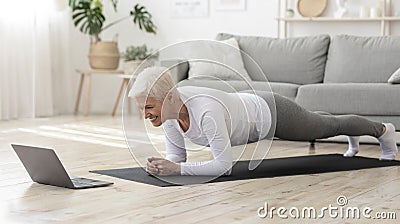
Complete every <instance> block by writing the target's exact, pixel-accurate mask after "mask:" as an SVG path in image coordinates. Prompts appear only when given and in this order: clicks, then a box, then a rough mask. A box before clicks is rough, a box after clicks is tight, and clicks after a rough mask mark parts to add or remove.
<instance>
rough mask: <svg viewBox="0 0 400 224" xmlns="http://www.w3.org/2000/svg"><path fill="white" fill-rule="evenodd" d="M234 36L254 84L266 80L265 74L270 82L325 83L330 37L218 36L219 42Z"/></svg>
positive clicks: (222, 34) (221, 34)
mask: <svg viewBox="0 0 400 224" xmlns="http://www.w3.org/2000/svg"><path fill="white" fill-rule="evenodd" d="M232 37H234V38H236V39H237V40H238V42H239V48H240V49H241V50H243V52H244V53H243V52H242V57H243V62H244V66H245V68H246V70H247V72H248V73H249V75H250V77H251V78H252V80H253V81H265V76H264V75H263V73H262V72H264V74H265V75H266V76H267V78H268V81H270V82H287V83H294V84H310V83H320V82H322V80H323V76H324V71H325V62H326V56H327V52H328V46H329V41H330V37H329V36H328V35H320V36H311V37H296V38H287V39H277V38H269V37H255V36H238V35H232V34H226V33H220V34H218V35H217V39H218V40H225V39H229V38H232ZM253 60H254V61H255V62H256V63H254V61H253ZM257 64H258V66H260V68H261V70H262V72H261V71H260V69H259V67H258V66H257Z"/></svg>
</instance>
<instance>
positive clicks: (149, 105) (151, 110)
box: [136, 96, 163, 127]
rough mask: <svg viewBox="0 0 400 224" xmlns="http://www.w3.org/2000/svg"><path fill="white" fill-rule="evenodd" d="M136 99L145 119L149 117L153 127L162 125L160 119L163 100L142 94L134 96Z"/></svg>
mask: <svg viewBox="0 0 400 224" xmlns="http://www.w3.org/2000/svg"><path fill="white" fill-rule="evenodd" d="M136 101H137V103H138V106H139V108H140V111H143V116H144V118H145V119H149V120H150V122H151V124H152V125H153V126H154V127H158V126H160V125H162V123H163V121H162V120H161V111H162V106H163V101H161V100H158V99H156V98H154V97H144V96H141V97H136Z"/></svg>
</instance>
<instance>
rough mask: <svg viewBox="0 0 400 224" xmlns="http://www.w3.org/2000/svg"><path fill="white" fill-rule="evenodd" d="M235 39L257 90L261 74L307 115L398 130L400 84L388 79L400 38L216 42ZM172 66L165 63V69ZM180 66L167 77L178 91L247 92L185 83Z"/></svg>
mask: <svg viewBox="0 0 400 224" xmlns="http://www.w3.org/2000/svg"><path fill="white" fill-rule="evenodd" d="M231 37H234V38H235V39H236V40H237V41H238V43H239V47H240V49H241V50H242V51H243V52H242V57H243V62H244V66H245V69H246V70H247V72H248V74H249V75H250V77H251V79H252V84H253V87H254V88H255V89H256V90H265V81H263V80H265V78H264V77H262V73H260V72H258V71H259V70H258V68H257V66H256V65H255V63H251V62H252V60H254V61H255V62H256V63H257V64H258V66H259V68H261V70H262V71H263V72H264V73H265V75H266V76H267V79H268V80H269V82H270V86H271V89H272V91H274V92H276V93H279V94H281V95H283V96H286V97H288V98H290V99H292V100H294V101H295V102H297V103H298V104H300V105H301V106H303V107H305V108H306V109H308V110H311V111H326V112H329V113H332V114H337V115H339V114H358V115H362V116H365V117H367V118H370V119H373V120H376V121H380V122H391V123H393V124H394V125H395V126H396V129H397V130H400V85H395V84H388V82H387V81H388V79H389V77H390V76H391V75H392V73H393V72H395V71H396V70H397V69H398V68H399V67H400V37H397V36H390V37H357V36H349V35H338V36H332V37H330V36H328V35H320V36H310V37H298V38H288V39H276V38H267V37H255V36H238V35H231V34H225V33H221V34H218V35H217V40H225V39H228V38H231ZM172 63H173V61H164V62H163V64H164V65H170V64H172ZM188 70H189V65H188V63H187V62H183V63H181V64H180V66H177V67H175V68H174V69H173V71H172V73H173V75H174V77H175V79H176V81H178V82H179V85H180V86H188V85H189V86H192V85H194V86H205V87H210V88H216V89H222V90H225V91H229V92H231V91H241V90H245V89H247V88H248V85H246V84H245V82H243V81H237V80H234V81H226V83H229V85H230V87H227V85H226V84H223V83H222V82H221V81H215V80H195V79H188Z"/></svg>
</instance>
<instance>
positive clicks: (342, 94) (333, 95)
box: [296, 83, 400, 116]
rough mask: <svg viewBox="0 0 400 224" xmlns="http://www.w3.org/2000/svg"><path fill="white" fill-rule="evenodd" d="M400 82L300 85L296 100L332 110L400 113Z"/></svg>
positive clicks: (346, 112) (371, 113)
mask: <svg viewBox="0 0 400 224" xmlns="http://www.w3.org/2000/svg"><path fill="white" fill-rule="evenodd" d="M399 99H400V86H398V85H390V84H387V83H341V84H338V83H330V84H326V83H325V84H310V85H304V86H301V87H300V88H299V90H298V93H297V96H296V102H297V103H298V104H300V105H301V106H303V107H305V108H306V109H308V110H311V111H326V112H329V113H332V114H359V115H386V116H391V115H399V114H400V103H398V102H399Z"/></svg>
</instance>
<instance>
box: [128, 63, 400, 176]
mask: <svg viewBox="0 0 400 224" xmlns="http://www.w3.org/2000/svg"><path fill="white" fill-rule="evenodd" d="M271 95H273V99H274V103H275V106H276V121H275V120H274V119H272V118H273V117H274V116H271V115H272V113H271V110H270V108H272V106H273V105H272V104H271V100H270V99H271V97H270V96H271ZM129 97H134V98H135V100H136V102H137V103H138V105H139V107H140V109H142V110H143V113H144V117H145V119H149V120H150V122H151V124H152V125H153V126H155V127H158V126H161V125H162V126H163V129H164V133H165V135H166V153H167V155H166V158H165V159H164V158H158V157H150V158H148V159H147V164H146V171H147V172H148V173H149V174H154V175H155V174H157V175H229V174H230V173H231V168H232V162H233V161H232V152H231V146H235V145H241V144H246V143H248V142H254V141H258V140H261V139H264V138H265V137H266V136H267V135H268V134H269V133H270V129H271V124H272V123H273V122H274V121H275V122H276V123H274V124H276V129H275V132H274V136H275V137H278V138H280V139H284V140H300V141H311V140H315V139H322V138H327V137H332V136H337V135H347V136H348V140H349V147H348V150H347V151H346V153H345V154H344V156H346V157H352V156H354V155H355V154H357V152H358V146H359V143H358V138H359V137H358V136H361V135H370V136H373V137H376V138H377V139H378V140H379V143H380V146H381V149H382V154H381V156H380V159H381V160H393V159H395V157H396V154H397V151H398V149H397V145H396V140H395V127H394V126H393V125H392V124H390V123H383V124H382V123H379V122H374V121H371V120H368V119H366V118H363V117H361V116H357V115H341V116H334V115H331V114H328V113H325V114H320V113H315V112H310V111H307V110H306V109H304V108H302V107H300V106H299V105H298V104H296V103H295V102H293V101H291V100H289V99H287V98H285V97H283V96H280V95H278V94H276V93H271V92H266V91H257V92H256V94H250V93H241V92H240V93H227V92H224V91H220V90H215V89H210V88H205V87H195V86H186V87H178V88H176V87H175V84H174V82H173V80H172V78H171V76H170V74H169V72H168V70H167V68H164V67H151V68H147V69H145V70H144V71H143V72H141V73H140V74H139V75H138V77H137V78H136V81H135V83H134V85H133V87H132V89H131V91H130V93H129ZM184 138H188V139H189V140H190V141H191V142H193V143H195V144H198V145H202V146H209V147H210V148H211V152H212V154H213V157H214V159H213V160H209V161H203V162H186V149H185V144H184Z"/></svg>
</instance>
